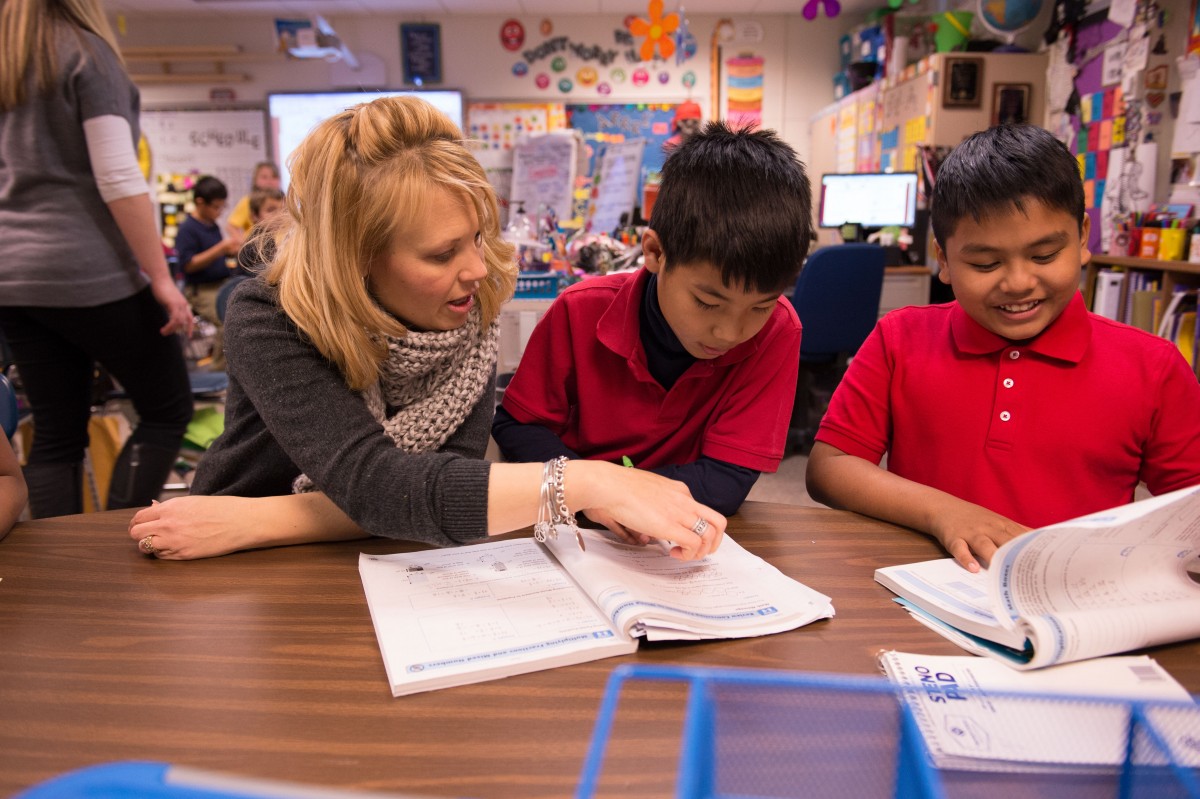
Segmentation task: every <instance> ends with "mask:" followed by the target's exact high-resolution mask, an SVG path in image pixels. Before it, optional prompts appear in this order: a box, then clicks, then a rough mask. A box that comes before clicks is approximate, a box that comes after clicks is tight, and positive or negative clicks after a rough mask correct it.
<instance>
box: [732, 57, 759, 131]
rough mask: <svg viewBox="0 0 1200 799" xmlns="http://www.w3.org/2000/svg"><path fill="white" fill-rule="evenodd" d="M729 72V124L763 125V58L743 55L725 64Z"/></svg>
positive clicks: (741, 125)
mask: <svg viewBox="0 0 1200 799" xmlns="http://www.w3.org/2000/svg"><path fill="white" fill-rule="evenodd" d="M725 68H726V70H727V72H728V75H729V79H728V88H727V89H726V98H727V105H726V108H727V110H726V114H725V118H726V119H727V120H729V123H730V124H732V125H734V126H737V127H743V126H749V127H758V126H759V125H761V124H762V100H763V58H762V57H761V56H754V55H742V56H737V57H735V58H730V59H729V60H727V61H726V62H725Z"/></svg>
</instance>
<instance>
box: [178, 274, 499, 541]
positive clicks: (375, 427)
mask: <svg viewBox="0 0 1200 799" xmlns="http://www.w3.org/2000/svg"><path fill="white" fill-rule="evenodd" d="M225 355H226V358H227V359H228V362H229V367H228V369H229V391H228V394H227V397H226V405H225V432H224V433H222V434H221V437H220V438H218V439H217V440H216V441H215V442H214V443H213V445H212V447H211V448H210V449H209V451H208V452H207V453H206V454H205V455H204V458H203V459H202V460H201V461H200V467H199V469H198V470H197V472H196V479H195V481H194V482H193V484H192V493H193V494H228V495H234V496H243V497H261V496H276V495H283V494H289V493H291V484H292V480H293V479H295V477H296V476H297V475H298V474H300V473H301V472H303V473H304V474H307V475H308V476H309V477H310V478H312V480H313V482H314V483H315V484H316V486H317V487H318V489H320V490H321V491H324V492H325V494H326V495H328V496H329V498H330V499H331V500H333V502H334V503H335V504H336V505H337V506H338V507H339V508H341V509H342V510H343V511H344V512H345V513H346V515H348V516H349V517H350V518H351V519H353V520H354V521H355V522H357V523H358V525H359V526H360V527H362V528H363V529H364V530H366V531H367V532H369V533H371V534H373V535H379V536H385V537H388V538H402V539H406V540H410V541H422V542H425V543H429V544H435V545H438V546H449V545H454V544H463V543H468V542H471V541H474V540H477V539H480V538H482V537H483V536H485V535H486V533H487V490H488V471H489V468H490V467H489V464H488V463H487V461H485V460H483V454H484V452H485V450H486V449H487V443H488V435H489V433H490V430H491V424H492V413H493V407H494V403H495V399H494V397H495V385H494V384H495V379H494V376H493V380H492V383H491V384H490V385H489V386H488V389H487V390H486V391H485V392H484V394H483V397H482V398H481V399H480V400H479V403H478V404H477V405H476V406H475V409H474V410H472V411H471V413H470V415H469V416H468V417H467V419H466V421H464V422H463V424H462V425H461V426H460V427H459V428H458V430H457V431H456V432H455V433H453V434H452V435H451V436H450V439H449V440H448V441H447V442H446V444H445V446H443V447H442V449H441V450H440V451H439V452H433V453H426V454H420V455H414V454H410V453H406V452H404V451H402V450H400V449H397V448H396V445H395V442H393V441H392V439H391V438H389V437H388V436H387V434H386V433H384V431H383V427H382V426H381V425H380V424H379V422H377V421H376V420H375V419H374V418H373V417H372V416H371V413H370V411H368V410H367V406H366V404H365V403H364V402H363V400H362V398H361V397H360V396H359V395H358V394H356V393H355V392H353V391H351V390H350V389H349V388H347V387H346V383H345V380H344V379H343V378H342V375H341V373H340V372H338V370H337V369H336V367H334V366H333V365H332V364H331V363H329V362H328V361H327V360H325V358H324V356H322V355H321V353H319V352H318V351H317V350H316V348H315V347H313V346H312V345H311V344H309V343H308V342H307V341H306V340H305V339H304V338H303V337H302V336H301V335H300V333H299V331H297V330H296V328H295V326H294V325H293V324H292V323H291V321H290V320H289V319H288V318H287V316H286V315H285V314H284V313H283V311H282V310H281V309H280V308H279V305H278V304H277V295H276V292H275V290H274V289H273V288H271V287H269V286H267V285H266V284H265V283H264V282H263V281H262V280H261V279H259V278H255V279H253V280H247V281H244V282H243V283H242V284H241V285H240V286H239V287H238V288H237V290H236V291H235V292H234V294H233V296H232V297H231V298H230V301H229V306H228V310H227V312H226V316H225Z"/></svg>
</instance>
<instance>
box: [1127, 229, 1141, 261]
mask: <svg viewBox="0 0 1200 799" xmlns="http://www.w3.org/2000/svg"><path fill="white" fill-rule="evenodd" d="M1126 247H1127V248H1128V249H1126V250H1125V254H1126V255H1137V254H1139V253H1140V252H1141V251H1142V229H1141V228H1140V227H1135V228H1131V229H1130V230H1129V238H1128V239H1127V240H1126Z"/></svg>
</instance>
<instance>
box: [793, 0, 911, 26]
mask: <svg viewBox="0 0 1200 799" xmlns="http://www.w3.org/2000/svg"><path fill="white" fill-rule="evenodd" d="M911 1H912V2H914V3H916V2H918V0H911ZM888 2H889V3H892V2H894V0H888ZM898 2H900V3H903V2H904V0H898ZM822 5H824V6H825V16H827V17H829V18H830V19H833V18H834V17H836V16H837V15H838V14H840V13H842V4H841V3H839V2H838V0H808V2H807V3H805V4H804V11H803V12H802V13H803V14H804V18H805V19H806V20H808V21H809V22H812V21H813V20H814V19H816V18H817V12H818V11H819V10H820V9H821V6H822ZM898 7H899V6H898V5H893V6H892V8H898Z"/></svg>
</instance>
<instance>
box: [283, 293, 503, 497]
mask: <svg viewBox="0 0 1200 799" xmlns="http://www.w3.org/2000/svg"><path fill="white" fill-rule="evenodd" d="M499 333H500V321H499V318H497V319H494V320H493V321H492V324H491V326H490V327H488V329H487V330H486V331H485V330H483V329H482V324H481V321H480V316H479V309H478V308H474V309H472V310H471V313H470V315H469V316H468V317H467V323H466V324H465V325H463V326H462V327H459V328H456V329H454V330H439V331H435V332H429V333H418V332H414V331H411V330H410V331H409V333H408V335H406V336H404V337H403V338H388V340H387V345H388V357H387V360H386V361H384V362H383V365H382V366H381V368H380V378H379V382H378V383H376V384H375V385H373V386H371V387H370V388H368V389H367V390H366V391H364V392H363V394H362V397H363V401H364V402H366V403H367V408H368V409H369V410H370V411H371V415H372V416H374V417H375V418H376V419H377V420H379V423H380V424H382V425H383V429H384V430H385V431H386V432H387V434H388V435H389V436H391V437H392V440H393V441H395V442H396V446H397V447H399V448H400V449H402V450H404V451H405V452H414V453H415V452H433V451H435V450H437V449H439V448H440V447H441V446H442V445H443V444H445V443H446V440H447V439H448V438H450V436H451V435H452V434H453V433H454V431H455V430H457V429H458V428H459V425H461V424H462V423H463V421H464V420H465V419H466V418H467V415H468V414H470V413H471V410H472V409H473V408H474V407H475V406H476V405H477V404H478V403H479V398H480V397H481V396H483V392H484V391H485V390H486V389H487V386H488V383H489V381H490V380H491V376H492V369H493V368H494V367H495V365H496V353H497V349H498V342H499ZM389 409H392V410H391V412H390V414H389ZM315 490H317V489H316V487H315V486H314V485H313V482H312V480H310V479H309V478H308V476H307V475H303V474H302V475H300V476H299V477H297V478H296V479H295V481H294V482H293V483H292V491H293V492H295V493H297V494H302V493H305V492H307V491H315Z"/></svg>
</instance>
